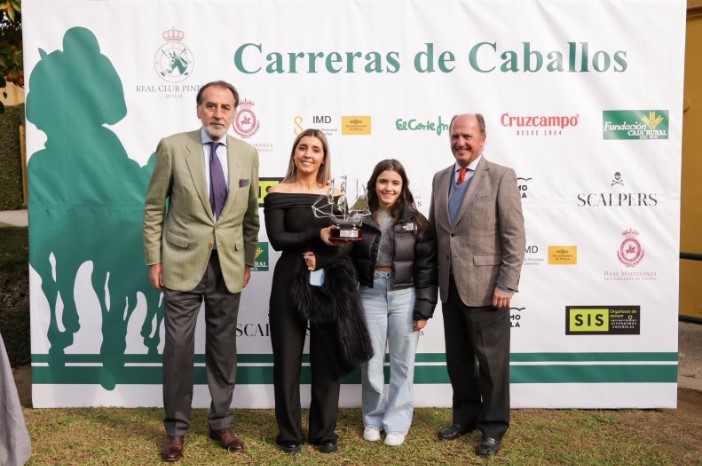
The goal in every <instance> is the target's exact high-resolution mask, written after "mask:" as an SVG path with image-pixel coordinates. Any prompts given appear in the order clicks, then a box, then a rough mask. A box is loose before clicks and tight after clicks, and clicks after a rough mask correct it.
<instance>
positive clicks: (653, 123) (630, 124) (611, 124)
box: [602, 110, 668, 139]
mask: <svg viewBox="0 0 702 466" xmlns="http://www.w3.org/2000/svg"><path fill="white" fill-rule="evenodd" d="M602 136H603V138H604V139H668V110H605V111H603V112H602Z"/></svg>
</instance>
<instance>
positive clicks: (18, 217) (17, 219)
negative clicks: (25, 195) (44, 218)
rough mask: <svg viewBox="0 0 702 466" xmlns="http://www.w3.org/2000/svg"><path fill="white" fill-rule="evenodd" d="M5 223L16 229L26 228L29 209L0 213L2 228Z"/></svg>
mask: <svg viewBox="0 0 702 466" xmlns="http://www.w3.org/2000/svg"><path fill="white" fill-rule="evenodd" d="M3 223H4V224H7V225H13V226H16V227H26V226H27V209H22V210H6V211H4V212H3V211H0V226H2V224H3Z"/></svg>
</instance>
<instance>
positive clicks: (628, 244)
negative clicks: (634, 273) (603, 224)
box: [617, 228, 644, 267]
mask: <svg viewBox="0 0 702 466" xmlns="http://www.w3.org/2000/svg"><path fill="white" fill-rule="evenodd" d="M622 235H623V236H624V241H622V243H621V244H620V245H619V250H618V251H617V257H618V258H619V261H620V262H621V263H622V264H624V265H626V266H627V267H635V266H637V265H638V264H639V262H641V260H642V259H643V258H644V249H643V248H642V247H641V243H640V242H639V240H638V236H639V232H638V231H636V230H634V229H633V228H629V229H627V230H624V231H623V232H622Z"/></svg>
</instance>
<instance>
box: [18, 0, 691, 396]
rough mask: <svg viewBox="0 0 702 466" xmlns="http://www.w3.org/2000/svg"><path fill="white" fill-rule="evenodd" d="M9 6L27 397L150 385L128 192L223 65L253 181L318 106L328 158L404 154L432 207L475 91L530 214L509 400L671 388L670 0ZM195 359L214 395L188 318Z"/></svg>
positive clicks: (158, 321) (440, 349)
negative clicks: (26, 255) (17, 54)
mask: <svg viewBox="0 0 702 466" xmlns="http://www.w3.org/2000/svg"><path fill="white" fill-rule="evenodd" d="M22 6H23V35H24V60H25V75H26V77H27V85H26V92H27V95H26V105H27V107H26V108H27V152H28V155H29V163H28V169H29V191H30V198H29V201H30V202H29V220H30V223H29V234H30V265H31V267H30V275H31V276H30V279H31V296H30V303H31V322H32V367H33V403H34V406H36V407H62V406H103V405H114V406H160V405H161V404H162V399H161V385H160V384H161V353H162V349H163V348H162V346H163V325H162V318H163V303H162V301H161V297H160V295H159V294H158V293H156V292H155V291H154V290H152V289H151V287H150V285H149V282H148V278H147V268H146V266H145V265H144V260H143V251H142V245H141V216H142V210H143V198H144V193H145V189H146V185H147V183H148V179H149V176H150V173H151V171H152V169H153V154H154V151H155V148H156V145H157V143H158V141H159V139H160V138H161V137H163V136H166V135H169V134H172V133H176V132H181V131H187V130H192V129H196V128H197V127H198V126H199V120H198V119H197V117H196V114H195V96H196V93H197V91H198V89H199V88H200V87H201V86H202V85H203V84H205V83H207V82H208V81H212V80H217V79H224V80H227V81H230V82H232V83H233V84H234V85H235V86H237V88H238V89H239V92H240V94H241V98H242V99H241V100H242V101H241V104H240V106H239V108H238V112H237V115H236V119H235V122H234V124H233V125H232V128H231V131H230V133H231V134H232V135H233V136H235V137H239V138H241V139H243V140H244V141H246V142H248V143H250V144H252V145H253V146H255V147H256V148H257V149H258V151H259V155H260V176H261V194H260V195H261V202H262V199H263V197H264V196H265V194H266V188H267V187H269V186H270V185H272V184H275V183H277V182H278V181H279V180H280V179H281V177H282V176H283V175H284V171H285V168H286V166H287V160H288V157H289V154H290V149H291V144H292V141H293V139H294V137H295V136H296V134H299V132H300V131H301V130H302V129H303V128H308V127H316V128H319V129H321V130H322V131H324V133H325V134H327V136H328V138H329V142H330V146H331V159H332V172H333V174H334V175H337V176H338V175H342V174H346V175H348V176H349V177H350V178H359V179H361V180H366V179H368V177H369V176H370V172H371V169H372V167H373V166H374V165H375V163H376V162H378V161H379V160H381V159H384V158H388V157H393V158H397V159H399V160H400V161H401V162H402V163H403V164H405V166H406V168H407V172H408V175H409V177H410V180H411V189H412V191H413V193H414V194H415V197H416V199H417V201H418V204H419V207H420V209H421V210H422V211H423V212H424V213H425V214H426V213H427V211H428V205H429V200H430V195H431V179H432V175H433V173H434V172H436V171H438V170H440V169H442V168H444V167H447V166H449V165H450V164H451V163H453V157H452V155H451V152H450V147H449V138H448V123H449V121H450V119H451V117H452V116H453V115H454V114H457V113H463V112H480V113H482V114H483V115H484V116H485V119H486V123H487V145H486V152H485V153H486V157H487V158H488V159H490V160H492V161H494V162H497V163H500V164H504V165H508V166H511V167H513V168H514V169H515V170H516V172H517V176H518V182H519V189H520V191H521V193H522V203H523V208H524V215H525V221H526V231H527V247H526V261H525V264H524V267H523V273H522V279H521V283H520V289H521V291H520V293H518V294H517V295H516V296H515V298H514V299H513V306H514V307H513V308H512V309H511V318H512V348H511V351H512V356H511V381H512V385H511V389H512V406H513V407H586V408H597V407H601V408H623V407H642V408H649V407H675V406H676V388H677V317H678V305H677V302H678V255H679V223H680V169H681V141H682V134H681V132H682V95H683V63H684V43H685V41H684V38H685V14H686V10H685V7H686V4H685V2H684V1H683V0H674V1H671V0H646V1H641V0H620V1H607V0H585V1H584V0H533V1H516V0H471V1H468V0H444V1H441V2H427V1H421V0H372V1H371V0H277V1H275V0H273V1H256V0H239V1H218V0H203V1H198V2H182V1H177V0H170V1H169V0H161V1H143V0H138V1H137V0H104V1H87V0H74V1H68V0H66V1H61V0H58V1H57V0H25V1H24V2H23V5H22ZM261 215H263V212H262V210H261ZM262 224H263V222H262ZM259 239H260V248H259V254H258V257H257V262H256V269H257V270H256V272H255V274H254V276H253V278H252V281H251V284H250V285H249V287H248V288H247V289H246V290H245V292H244V293H243V297H242V303H241V310H240V313H239V325H238V328H237V334H238V337H239V338H238V345H239V354H240V357H239V371H238V384H237V389H236V392H235V406H239V407H255V408H270V407H272V405H273V396H272V386H271V383H272V357H271V347H270V338H269V330H268V328H269V327H268V299H269V294H270V281H271V277H272V271H273V267H274V265H275V262H276V260H277V258H278V253H277V252H276V251H274V250H273V249H272V248H271V247H270V245H269V243H268V239H267V237H266V232H265V229H264V228H262V230H261V233H260V236H259ZM201 317H202V316H201ZM442 327H443V324H442V319H441V308H440V306H439V307H438V308H437V311H436V314H435V317H434V319H432V320H431V321H430V322H429V325H428V326H427V328H426V329H425V330H424V331H423V333H422V336H421V338H420V344H419V349H418V353H417V370H416V376H415V392H416V397H417V400H416V401H417V405H418V406H450V404H451V388H450V384H449V382H448V376H447V373H446V367H445V354H444V340H443V330H442ZM305 361H306V362H305V363H304V366H303V383H305V384H307V383H309V366H308V360H305ZM184 370H188V369H187V368H184ZM194 371H195V377H196V390H195V399H194V404H195V406H198V407H205V406H208V404H209V396H208V393H207V386H206V381H205V371H204V330H203V325H199V329H198V334H197V337H196V361H195V368H194ZM359 383H360V377H359V375H358V374H353V375H352V376H350V377H349V378H348V379H346V380H345V383H344V385H343V389H342V399H341V404H342V405H343V406H359V405H360V390H359ZM305 387H306V388H307V391H305V392H304V398H305V399H304V400H303V402H304V403H308V402H309V387H308V386H307V385H306V386H305Z"/></svg>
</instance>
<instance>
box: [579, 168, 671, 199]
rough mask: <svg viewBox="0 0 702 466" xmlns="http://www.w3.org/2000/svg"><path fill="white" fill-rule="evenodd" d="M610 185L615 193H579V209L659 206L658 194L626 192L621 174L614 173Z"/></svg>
mask: <svg viewBox="0 0 702 466" xmlns="http://www.w3.org/2000/svg"><path fill="white" fill-rule="evenodd" d="M608 184H609V186H610V187H611V188H612V189H614V191H610V192H591V193H578V195H577V199H578V207H655V206H657V205H658V194H657V193H650V192H649V193H637V192H631V191H626V190H625V187H624V177H623V176H622V174H621V172H614V175H613V176H612V178H611V180H610V181H608Z"/></svg>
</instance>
